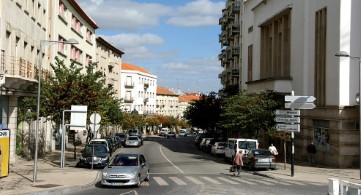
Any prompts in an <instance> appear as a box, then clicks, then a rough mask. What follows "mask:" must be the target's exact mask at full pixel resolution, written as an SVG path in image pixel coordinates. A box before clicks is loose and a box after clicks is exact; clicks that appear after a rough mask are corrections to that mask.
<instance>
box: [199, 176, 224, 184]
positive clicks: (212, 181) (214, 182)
mask: <svg viewBox="0 0 361 195" xmlns="http://www.w3.org/2000/svg"><path fill="white" fill-rule="evenodd" d="M201 178H203V179H204V180H207V181H209V182H211V183H213V184H221V183H220V182H219V181H217V180H215V179H212V178H210V177H201Z"/></svg>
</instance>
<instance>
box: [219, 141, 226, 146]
mask: <svg viewBox="0 0 361 195" xmlns="http://www.w3.org/2000/svg"><path fill="white" fill-rule="evenodd" d="M225 144H226V143H223V142H221V143H218V146H225Z"/></svg>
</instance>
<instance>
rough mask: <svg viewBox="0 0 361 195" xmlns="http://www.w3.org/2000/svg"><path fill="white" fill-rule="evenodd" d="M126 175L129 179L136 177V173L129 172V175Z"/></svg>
mask: <svg viewBox="0 0 361 195" xmlns="http://www.w3.org/2000/svg"><path fill="white" fill-rule="evenodd" d="M128 175H129V176H130V177H134V176H136V175H137V172H131V173H129V174H128Z"/></svg>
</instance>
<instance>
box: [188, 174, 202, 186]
mask: <svg viewBox="0 0 361 195" xmlns="http://www.w3.org/2000/svg"><path fill="white" fill-rule="evenodd" d="M185 178H187V179H188V180H190V181H192V182H193V183H195V184H197V185H202V184H204V183H203V182H201V181H199V180H198V179H196V178H194V177H190V176H186V177H185Z"/></svg>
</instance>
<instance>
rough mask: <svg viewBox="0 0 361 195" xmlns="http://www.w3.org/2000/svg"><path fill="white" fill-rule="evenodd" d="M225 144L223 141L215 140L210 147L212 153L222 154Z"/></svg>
mask: <svg viewBox="0 0 361 195" xmlns="http://www.w3.org/2000/svg"><path fill="white" fill-rule="evenodd" d="M225 145H226V143H225V142H215V143H214V144H213V145H212V148H211V154H212V155H215V156H216V155H224V146H225Z"/></svg>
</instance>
